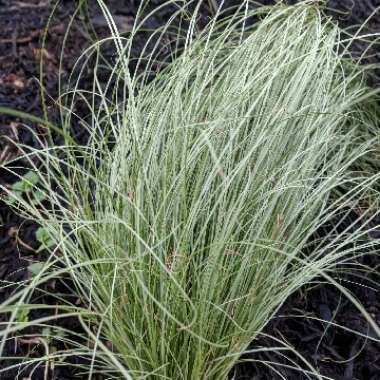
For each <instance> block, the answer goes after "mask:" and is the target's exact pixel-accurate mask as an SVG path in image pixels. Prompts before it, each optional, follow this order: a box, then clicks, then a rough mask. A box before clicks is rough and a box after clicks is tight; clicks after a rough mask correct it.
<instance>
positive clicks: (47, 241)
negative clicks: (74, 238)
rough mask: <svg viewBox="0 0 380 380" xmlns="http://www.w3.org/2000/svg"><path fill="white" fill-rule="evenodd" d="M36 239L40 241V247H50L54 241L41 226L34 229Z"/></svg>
mask: <svg viewBox="0 0 380 380" xmlns="http://www.w3.org/2000/svg"><path fill="white" fill-rule="evenodd" d="M36 239H37V241H38V242H39V243H41V249H47V248H51V247H52V246H53V245H54V243H55V242H54V240H53V239H52V237H51V235H50V233H49V232H48V230H47V229H46V228H43V227H39V228H38V230H37V231H36Z"/></svg>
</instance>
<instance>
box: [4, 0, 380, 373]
mask: <svg viewBox="0 0 380 380" xmlns="http://www.w3.org/2000/svg"><path fill="white" fill-rule="evenodd" d="M101 5H102V6H103V4H102V3H101ZM104 11H105V14H106V15H108V13H107V10H106V9H105V8H104ZM180 12H181V11H180ZM250 12H251V11H248V10H247V9H246V8H245V7H243V8H242V9H241V10H240V11H238V12H237V13H236V14H235V15H234V16H233V17H232V18H230V19H228V20H227V21H223V22H221V23H218V22H215V20H212V21H211V22H210V25H209V27H208V28H207V29H206V30H205V31H203V32H202V33H196V32H195V31H194V32H192V30H193V29H194V30H195V18H193V19H192V20H191V23H190V31H189V32H188V34H187V35H186V37H185V38H186V42H185V44H184V47H183V48H182V51H181V54H179V55H178V57H177V58H176V59H175V60H174V61H173V62H172V63H171V64H169V65H167V66H166V67H165V68H162V69H161V70H160V71H159V72H158V73H157V75H156V77H155V79H154V80H153V81H152V82H150V83H148V80H147V75H148V73H149V70H150V67H151V66H152V64H153V63H154V55H152V56H144V57H142V58H141V60H140V64H141V65H142V64H143V63H144V62H145V69H144V71H143V75H139V76H132V75H131V74H130V73H129V71H128V69H127V64H128V59H129V58H128V57H129V54H130V50H129V49H130V46H131V44H132V42H131V40H125V39H123V38H121V37H120V36H119V35H118V33H117V31H116V29H114V28H113V25H112V20H111V18H110V19H109V20H108V21H109V23H110V27H111V29H112V31H113V36H112V38H113V40H114V42H115V46H116V47H117V49H118V60H117V63H116V65H115V66H114V67H113V72H112V75H111V76H110V80H109V88H108V89H105V88H104V87H102V86H101V85H100V84H99V81H98V80H97V77H96V75H95V80H94V87H93V92H92V97H90V100H88V101H87V102H88V108H89V110H90V111H91V114H92V118H91V120H90V121H86V122H85V121H82V126H83V128H86V129H87V131H88V133H89V135H90V140H89V143H88V145H87V146H78V145H76V144H75V143H73V140H72V139H71V137H70V136H69V130H70V125H71V118H72V109H73V106H74V104H75V101H76V100H75V99H80V98H82V95H84V92H81V91H80V89H79V85H78V86H76V85H74V87H73V88H71V92H70V93H67V94H66V95H65V94H62V97H61V100H60V102H61V104H66V105H65V106H62V107H63V109H62V124H63V125H62V127H63V131H64V136H65V138H66V140H65V141H66V142H65V144H64V145H63V146H60V147H50V148H45V149H41V150H39V151H37V150H31V149H28V148H26V147H24V149H25V154H26V155H27V157H29V158H30V161H31V163H32V160H31V158H32V157H38V158H39V165H38V168H37V167H35V169H36V175H37V176H38V183H37V184H36V185H33V189H34V191H35V190H36V188H38V189H39V190H41V191H43V192H44V193H45V196H46V198H47V199H48V201H49V202H48V203H50V205H49V206H47V204H48V203H44V204H41V203H40V202H38V201H37V202H34V205H33V204H32V202H30V199H29V200H28V199H26V198H23V199H21V200H20V202H16V203H15V205H16V207H17V209H18V210H19V212H21V213H22V214H23V215H26V216H27V217H28V218H32V219H34V220H36V221H38V222H39V223H40V224H41V226H43V227H44V231H46V232H47V240H50V241H52V242H53V243H54V245H53V247H52V248H50V250H51V252H52V256H51V260H50V261H49V262H48V263H47V264H46V265H45V268H44V270H42V271H41V272H40V273H39V274H38V275H36V276H35V277H34V278H33V279H32V280H31V282H30V283H26V284H24V287H23V288H22V290H20V292H18V293H17V294H15V296H13V297H12V298H11V299H9V300H8V301H7V302H6V303H5V304H4V305H3V306H2V309H3V311H6V310H9V311H12V317H11V318H10V320H9V323H8V324H7V326H6V330H5V331H3V332H2V335H3V337H4V340H3V342H5V340H6V339H7V337H8V338H9V336H11V333H16V334H21V333H22V330H23V328H24V327H26V326H27V325H29V324H34V325H38V324H41V325H44V324H45V323H46V322H48V321H49V318H47V319H46V320H42V321H29V322H23V324H22V323H20V322H17V316H18V315H19V313H20V308H22V307H24V306H23V305H28V301H29V299H30V296H31V292H32V290H33V288H34V287H35V286H36V285H37V284H39V283H42V282H44V281H46V280H47V278H49V276H50V277H51V278H53V277H59V276H61V275H62V274H63V273H64V272H67V273H69V274H70V277H71V279H72V281H73V283H74V284H75V289H76V292H77V293H78V295H79V296H80V298H81V299H82V306H75V305H69V304H68V303H67V301H64V300H61V301H60V304H61V306H59V307H58V309H59V310H60V311H61V312H62V313H63V314H70V315H71V314H77V315H79V318H80V320H81V321H82V324H83V328H84V330H85V334H84V339H85V340H86V341H87V342H89V343H88V346H87V345H86V343H85V342H84V343H81V341H80V340H79V339H78V341H76V342H74V341H73V340H69V341H68V342H67V343H68V345H69V346H71V347H72V348H71V350H68V351H67V352H66V353H64V352H62V353H58V354H55V355H57V356H59V355H61V357H62V355H63V356H64V355H83V356H87V357H89V358H90V359H91V358H92V364H91V365H89V368H88V373H89V378H91V377H92V374H93V373H95V372H97V371H100V372H103V373H108V376H109V378H127V379H129V378H131V379H145V378H149V379H188V380H190V379H191V380H199V379H207V380H213V379H216V380H220V379H226V378H227V375H228V373H229V372H230V371H231V369H232V368H233V366H234V365H235V364H236V363H237V361H238V359H239V356H240V355H241V354H242V353H243V352H244V351H245V350H247V348H248V346H249V345H250V343H251V342H252V341H253V340H254V339H255V337H257V335H258V334H259V333H260V332H261V331H262V330H263V328H264V327H265V325H266V324H267V323H268V321H269V320H270V318H271V317H272V316H273V315H274V313H275V312H276V311H277V310H278V308H279V307H280V306H281V305H282V304H283V302H284V301H285V300H286V299H287V297H288V296H289V295H290V294H292V293H293V292H294V291H295V290H297V289H298V288H300V287H301V286H302V285H304V284H307V283H308V282H310V281H311V280H312V279H313V278H315V277H316V276H322V277H325V279H327V280H329V281H332V282H334V280H333V279H332V276H333V274H332V273H333V272H332V270H333V269H334V267H335V265H337V263H339V262H341V261H344V260H348V259H349V258H350V257H354V256H357V255H360V254H361V252H363V249H364V248H366V250H367V251H368V250H371V246H372V244H373V242H371V241H369V240H368V239H367V238H366V236H367V231H368V228H369V227H368V226H367V223H368V222H369V221H370V220H371V218H372V217H374V216H375V214H376V210H373V209H371V208H367V209H365V210H362V211H361V213H360V216H358V220H359V219H360V220H361V227H360V228H358V229H357V230H356V232H355V233H353V234H352V233H351V234H349V233H347V231H344V232H343V233H339V234H337V233H336V231H331V233H330V234H329V235H328V236H326V238H325V239H323V241H313V237H314V236H315V232H316V231H317V229H318V228H319V227H320V226H321V225H323V224H324V223H326V222H327V221H329V220H331V219H332V218H333V217H334V216H335V215H337V214H339V213H340V212H342V210H344V209H346V208H350V209H355V208H358V207H361V206H362V203H363V202H364V201H365V200H366V199H367V198H368V196H369V195H372V196H373V194H374V193H375V194H376V187H375V184H376V182H377V181H378V175H376V174H375V175H371V174H370V173H366V172H364V170H363V167H362V166H360V163H362V162H363V160H364V157H368V156H369V155H370V152H371V151H372V150H373V149H374V147H375V144H377V137H376V136H374V137H373V138H372V137H371V138H370V137H369V136H370V135H371V134H372V135H375V133H373V131H374V127H375V125H376V123H377V122H378V121H379V119H378V115H377V114H376V111H374V108H373V104H374V102H375V101H376V99H377V98H376V96H375V94H373V93H371V92H370V91H369V89H368V88H367V87H366V85H365V81H364V74H363V70H364V69H362V68H361V67H359V66H358V65H356V64H354V62H353V61H352V60H350V59H349V58H347V56H345V57H342V55H341V53H340V51H341V50H340V47H341V45H340V40H341V35H340V30H339V29H338V27H337V26H335V25H334V24H333V23H331V22H329V21H327V20H326V19H324V18H323V16H322V15H321V12H320V11H319V9H318V7H317V6H316V5H313V4H310V3H307V4H301V5H299V6H296V7H285V6H277V7H275V8H273V10H271V11H270V12H269V14H268V15H267V16H265V17H263V19H262V20H261V21H260V22H259V23H258V24H256V26H255V27H249V28H248V27H247V26H246V25H245V22H244V20H245V19H246V18H247V17H248V16H249V15H251V13H250ZM255 12H256V13H255ZM267 12H268V9H266V8H261V9H259V10H257V11H254V12H253V13H255V14H262V15H265V14H266V13H267ZM253 13H252V14H253ZM136 28H138V26H137V25H136ZM133 33H134V32H132V34H133ZM98 47H99V46H98V45H97V46H95V47H93V48H92V49H89V51H88V52H86V54H87V55H84V57H83V60H82V61H80V62H79V63H78V65H80V64H81V62H82V63H83V62H84V65H86V62H87V61H86V57H88V54H93V55H95V56H96V55H97V54H98V52H99V49H98ZM77 83H79V81H78V82H77ZM97 98H98V99H99V100H100V101H99V102H96V99H97ZM371 157H372V156H371ZM78 161H79V162H78ZM33 165H34V164H33ZM358 166H360V170H357V167H358ZM342 189H344V191H342ZM11 196H12V195H10V197H11ZM31 196H33V195H31ZM358 215H359V214H358ZM58 263H60V264H61V265H62V266H63V269H57V264H58ZM342 291H343V292H344V293H345V294H346V295H347V296H348V297H350V298H352V297H351V296H350V295H349V293H348V292H347V291H345V290H344V289H342ZM352 301H353V302H354V303H355V304H356V305H357V306H358V309H359V310H360V311H361V312H362V313H364V314H365V316H366V317H367V318H368V320H369V322H370V323H371V325H372V327H373V329H374V331H375V332H376V333H377V334H379V332H380V330H379V327H378V326H376V324H375V322H374V321H372V320H371V318H370V316H369V315H368V314H367V313H366V311H365V310H364V309H363V308H362V307H361V306H360V303H359V302H357V301H355V300H354V299H353V298H352ZM25 307H26V308H27V309H30V308H32V307H35V308H38V307H40V306H39V305H36V306H30V305H29V306H25ZM0 310H1V309H0ZM52 334H53V333H52ZM85 335H86V336H85ZM379 336H380V334H379ZM56 339H59V340H65V339H66V340H68V338H63V337H60V338H56ZM47 357H49V354H48V353H47V356H46V357H45V359H46V358H47ZM40 360H41V359H40ZM50 360H51V359H50ZM305 368H306V369H305V371H308V373H309V376H314V377H317V378H321V377H320V376H319V375H318V373H317V372H316V370H315V369H314V368H313V367H312V366H311V365H310V364H309V363H307V362H305Z"/></svg>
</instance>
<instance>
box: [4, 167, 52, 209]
mask: <svg viewBox="0 0 380 380" xmlns="http://www.w3.org/2000/svg"><path fill="white" fill-rule="evenodd" d="M39 181H40V177H39V175H38V174H37V173H36V172H34V171H28V172H27V173H26V174H25V175H24V176H23V177H22V178H21V179H20V180H19V181H17V182H15V183H14V184H13V185H12V187H11V191H10V192H9V193H8V197H7V201H8V203H9V204H12V205H13V204H15V203H16V202H21V200H22V197H23V196H24V195H28V196H29V197H30V200H31V201H32V202H33V203H34V204H39V203H40V202H42V201H43V200H45V198H46V194H45V193H44V192H43V191H42V190H39V189H37V188H36V185H38V183H39Z"/></svg>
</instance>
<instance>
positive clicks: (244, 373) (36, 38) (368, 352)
mask: <svg viewBox="0 0 380 380" xmlns="http://www.w3.org/2000/svg"><path fill="white" fill-rule="evenodd" d="M262 2H263V3H270V2H272V1H262ZM53 3H54V2H52V1H49V0H46V1H40V0H25V1H23V2H21V1H15V0H0V106H7V107H11V108H14V109H18V110H22V111H24V112H28V113H32V114H34V115H37V116H42V115H43V111H42V106H41V96H40V86H39V82H38V78H39V59H40V56H41V41H42V36H43V33H44V28H45V26H46V23H47V20H48V17H49V15H50V13H51V11H52V9H53ZM138 3H139V1H136V0H119V1H118V0H112V1H109V2H108V3H107V4H108V6H109V7H110V9H111V10H112V12H113V14H114V15H115V16H117V22H118V24H119V26H120V27H121V28H123V27H127V26H128V24H130V23H131V20H133V17H134V15H135V14H136V11H137V6H138ZM161 3H162V1H159V0H151V5H150V8H154V7H155V6H157V5H158V4H161ZM226 3H228V4H232V3H238V1H235V2H234V1H227V2H226ZM75 4H77V2H76V1H75V0H64V1H62V2H61V5H60V6H59V7H58V10H57V12H56V14H55V16H54V19H53V22H52V25H51V27H50V29H49V32H48V34H47V40H46V41H47V42H46V46H45V50H44V56H45V66H44V86H45V90H46V92H47V93H48V94H49V96H51V97H52V98H53V99H54V98H55V97H56V96H57V91H58V76H59V57H60V53H61V50H62V49H61V48H62V40H63V36H64V33H65V31H66V28H67V25H68V22H69V20H70V15H72V14H73V11H74V8H75ZM329 5H330V6H331V7H332V8H336V9H337V10H338V11H331V14H332V15H333V17H334V18H335V19H336V20H338V21H339V22H340V23H341V24H342V25H343V26H344V27H346V28H347V27H354V26H355V25H357V24H361V23H362V22H363V21H364V20H365V19H366V18H367V17H368V16H369V15H370V14H371V12H372V11H373V10H374V9H375V8H376V7H377V6H380V0H339V1H338V0H336V1H335V0H330V1H329ZM90 8H91V7H90ZM202 9H203V11H202V17H203V20H200V23H202V22H206V21H207V18H208V17H209V15H210V10H209V9H208V2H207V1H205V5H204V7H203V8H202ZM90 13H91V17H92V19H93V21H94V25H95V29H96V31H97V33H98V34H99V35H100V36H101V35H102V33H106V32H107V30H106V28H105V25H104V22H103V21H102V19H101V17H99V15H98V13H97V12H96V11H94V10H93V9H91V12H90ZM171 13H172V10H171V9H168V8H167V9H164V10H162V11H160V12H158V13H157V14H156V15H155V17H154V18H153V19H152V20H151V21H150V23H151V24H150V25H149V27H151V28H153V29H154V28H157V27H158V26H159V25H162V24H164V23H165V22H166V21H167V20H168V19H169V17H170V15H171ZM366 30H368V31H370V32H372V33H373V32H380V14H378V15H377V16H375V17H373V18H372V19H371V20H370V21H369V23H368V25H367V27H366ZM139 39H141V41H140V40H138V41H137V44H136V54H137V53H138V50H139V49H141V46H143V44H144V41H145V39H146V36H143V35H142V36H139ZM89 43H90V38H89V34H88V32H87V29H86V27H85V26H84V24H83V23H81V22H80V21H77V22H74V24H73V28H72V31H71V33H70V34H69V38H68V41H67V44H66V48H65V50H64V54H63V56H64V57H63V58H64V59H63V67H62V71H61V75H62V77H63V81H64V80H65V78H67V76H68V75H69V74H70V72H71V70H72V69H73V66H74V62H75V60H76V58H77V57H78V56H79V55H80V54H81V53H82V51H83V49H84V48H85V47H86V46H88V44H89ZM364 49H365V46H364V45H363V43H359V42H358V43H356V44H355V45H354V46H353V53H354V54H360V52H362V51H363V50H364ZM371 52H372V53H373V57H372V58H370V59H369V60H368V61H369V62H372V63H376V62H377V63H379V61H380V51H379V49H378V48H377V50H376V48H373V49H372V50H371ZM105 54H107V51H106V52H105ZM108 54H112V52H111V51H109V52H108ZM86 78H88V80H89V83H90V79H91V73H89V74H88V77H84V81H85V80H86ZM376 82H377V81H376V79H373V80H372V84H373V83H376ZM377 83H378V82H377ZM47 105H48V108H47V111H48V115H49V118H50V120H52V121H55V120H57V110H56V109H55V107H54V105H53V102H51V101H50V102H48V104H47ZM24 123H26V121H25V120H21V119H17V118H14V117H8V116H5V115H0V162H1V161H5V160H7V159H9V158H15V157H18V155H20V152H18V151H17V149H15V148H14V147H13V146H12V144H11V143H9V142H8V140H6V139H3V138H1V137H4V136H7V137H8V138H9V139H10V140H13V141H17V142H23V143H25V144H28V145H32V146H37V141H35V138H34V137H33V134H32V133H30V131H29V129H28V127H27V125H26V124H24ZM28 126H30V127H31V128H33V129H34V130H35V131H37V132H38V133H39V134H40V136H43V135H44V134H46V130H45V128H44V127H43V126H42V125H39V124H37V123H28ZM73 128H74V133H75V134H76V137H77V139H78V140H82V139H83V140H82V141H84V139H85V136H84V134H83V133H82V131H81V130H80V129H79V128H78V127H77V126H75V125H74V127H73ZM20 174H22V173H20ZM14 180H15V178H13V177H12V176H11V175H9V173H8V172H6V171H5V170H0V183H1V184H2V185H10V184H11V183H12V182H14ZM36 228H37V226H36V225H35V224H34V223H33V222H32V221H27V220H23V219H22V218H20V217H19V216H17V215H16V214H15V213H14V212H12V211H11V210H10V209H9V208H8V207H7V206H6V205H5V204H4V203H2V202H1V201H0V285H6V284H9V283H17V282H20V281H22V280H24V279H26V278H27V277H28V276H29V275H30V273H29V272H28V266H29V265H30V263H31V262H33V261H38V260H43V259H44V255H41V254H38V255H36V254H35V251H34V250H35V249H36V248H37V247H38V243H37V242H36V239H35V231H36ZM360 264H363V265H367V266H369V267H371V268H379V267H380V258H379V255H376V256H374V255H372V256H365V257H364V258H362V259H361V262H360ZM352 272H353V274H352V275H351V276H347V275H344V276H342V279H341V281H342V284H344V285H346V286H347V287H348V288H349V289H350V290H351V291H352V292H353V294H355V296H356V297H357V298H358V299H359V300H360V301H361V302H362V303H363V304H364V306H365V307H366V308H367V310H368V311H369V313H370V314H371V315H372V317H373V318H374V319H375V320H376V321H377V323H378V324H380V297H379V295H378V293H377V292H376V290H374V289H372V288H370V287H369V285H370V284H371V282H370V281H371V280H372V281H377V280H378V278H376V277H375V275H374V274H369V273H366V274H363V276H362V277H360V272H359V271H358V270H357V269H356V270H355V269H354V268H353V269H352ZM365 285H366V286H365ZM48 286H53V287H54V289H55V291H57V292H62V293H65V294H67V297H75V295H73V294H70V290H69V289H68V288H67V287H66V286H65V285H64V284H61V283H54V284H49V285H48ZM13 291H14V288H9V287H7V288H3V286H0V303H2V302H4V301H5V300H6V299H7V298H8V297H9V296H10V295H11V294H12V292H13ZM36 297H39V302H41V300H42V302H44V303H47V304H49V303H50V304H51V303H53V302H54V301H53V300H50V299H48V298H47V297H42V295H41V294H40V295H36ZM38 316H40V315H39V314H38V312H37V313H35V314H33V315H31V316H30V317H31V318H34V317H38ZM321 319H322V320H326V321H330V322H333V323H337V324H339V325H342V326H344V327H345V328H346V330H344V329H342V328H337V327H333V326H328V325H327V324H326V323H322V322H320V321H319V320H321ZM5 320H6V315H0V322H4V321H5ZM59 323H60V324H61V325H62V326H64V327H67V328H70V329H74V330H75V329H79V326H78V324H77V322H76V321H75V320H72V319H71V320H63V321H60V322H59ZM347 329H351V330H355V331H358V332H360V333H362V334H365V335H370V336H371V330H370V329H369V327H368V325H367V323H366V322H365V320H364V319H363V317H362V316H361V315H360V313H359V312H358V311H357V309H356V308H355V306H353V305H352V304H351V303H350V302H349V301H347V300H346V299H345V298H344V296H342V295H341V294H340V293H339V291H338V290H336V289H335V288H334V287H333V286H331V285H328V284H325V285H322V284H316V285H315V286H314V287H310V288H309V289H302V290H301V291H299V292H297V293H296V294H294V295H293V296H292V297H291V298H290V299H288V300H287V301H286V302H285V304H284V305H283V307H282V308H281V310H280V311H279V312H278V314H277V317H276V318H274V320H273V321H271V322H270V324H269V325H268V326H267V327H266V329H265V333H266V334H268V335H272V336H274V337H277V338H278V339H281V340H286V341H287V342H288V343H289V344H290V345H291V346H293V347H294V348H295V349H296V350H297V351H298V352H299V353H300V354H301V355H303V356H304V358H305V359H306V360H307V361H308V362H309V363H310V364H311V365H313V366H314V367H315V368H317V369H318V370H320V371H321V373H322V374H323V375H325V376H328V377H329V378H331V379H334V380H354V379H358V380H380V345H379V344H378V343H375V342H373V341H370V340H366V339H364V338H362V337H361V336H359V335H357V334H354V333H352V332H350V331H348V330H347ZM32 333H33V332H32ZM34 333H36V334H38V332H37V331H35V332H34ZM272 346H278V343H276V342H275V341H274V340H272V339H270V338H268V337H264V336H263V337H260V338H259V339H257V340H256V341H255V342H254V347H255V348H257V347H272ZM39 354H41V347H39V345H38V342H37V343H36V342H34V341H33V340H30V341H27V340H21V339H14V340H12V341H10V342H9V344H8V345H7V347H6V352H5V353H4V356H16V357H28V356H29V357H35V356H36V355H37V356H38V355H39ZM286 354H287V355H288V356H289V358H291V359H293V360H294V361H295V362H296V363H301V365H302V367H305V365H304V364H302V362H300V360H299V359H297V358H296V357H295V356H294V355H291V354H290V353H286ZM246 359H247V360H251V361H252V362H247V363H245V364H242V365H239V366H238V368H237V370H236V377H235V379H241V380H243V379H252V380H253V379H255V380H264V379H268V380H269V379H280V378H281V377H280V376H279V375H278V374H276V373H275V371H273V370H272V369H271V366H272V365H273V367H274V368H275V369H276V370H277V371H278V372H280V373H281V375H282V376H283V378H286V379H290V380H298V379H299V380H301V379H302V380H304V379H307V377H306V375H304V374H302V373H301V372H297V371H295V370H292V369H289V368H287V366H289V365H294V364H292V363H291V362H290V361H289V360H288V359H285V358H284V356H282V355H281V352H279V353H273V352H266V353H261V354H255V355H253V354H252V355H248V356H247V357H246ZM77 360H79V359H77V358H76V359H75V360H73V362H74V363H75V362H76V361H77ZM257 360H261V361H262V362H261V364H260V363H258V362H257ZM263 362H265V363H267V365H264V364H263ZM12 363H13V364H14V363H16V362H15V361H12V360H2V361H0V369H1V368H5V367H6V366H9V365H10V364H12ZM271 363H277V364H271ZM17 376H18V370H17V369H15V370H12V371H8V372H6V373H3V374H0V379H4V380H8V379H9V380H13V379H15V378H16V377H17ZM28 376H29V375H28V373H27V372H25V373H22V374H19V378H20V379H23V378H24V379H28V378H29V377H28ZM49 376H50V377H49V378H50V379H61V380H63V379H74V378H78V379H80V378H83V379H84V378H86V377H81V376H77V375H76V373H75V371H74V370H73V369H71V368H70V367H67V366H66V367H65V366H55V367H54V369H50V372H49ZM31 378H33V379H37V380H38V379H43V368H41V369H39V370H37V371H36V372H34V374H33V376H32V377H31ZM311 378H312V377H311Z"/></svg>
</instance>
